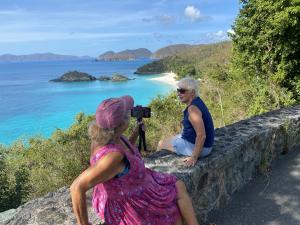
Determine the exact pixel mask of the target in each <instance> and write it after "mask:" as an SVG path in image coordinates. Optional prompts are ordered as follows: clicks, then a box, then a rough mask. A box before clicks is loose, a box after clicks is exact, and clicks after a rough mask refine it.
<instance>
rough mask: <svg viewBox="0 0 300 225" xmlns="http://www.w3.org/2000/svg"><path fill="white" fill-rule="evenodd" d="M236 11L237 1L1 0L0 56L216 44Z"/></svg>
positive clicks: (231, 21)
mask: <svg viewBox="0 0 300 225" xmlns="http://www.w3.org/2000/svg"><path fill="white" fill-rule="evenodd" d="M238 11H239V0H188V1H186V0H1V1H0V55H1V54H7V53H10V54H16V55H23V54H32V53H46V52H52V53H56V54H67V55H78V56H79V55H80V56H81V55H89V56H93V57H95V56H98V55H100V54H102V53H104V52H105V51H110V50H112V51H115V52H118V51H122V50H125V49H136V48H148V49H149V50H150V51H156V50H158V49H159V48H162V47H165V46H168V45H173V44H208V43H214V42H219V41H224V40H229V38H228V35H227V32H231V31H232V30H231V25H232V24H233V22H234V20H235V18H236V16H237V15H238Z"/></svg>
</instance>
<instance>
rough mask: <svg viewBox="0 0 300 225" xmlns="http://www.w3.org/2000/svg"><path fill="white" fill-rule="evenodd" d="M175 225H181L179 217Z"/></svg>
mask: <svg viewBox="0 0 300 225" xmlns="http://www.w3.org/2000/svg"><path fill="white" fill-rule="evenodd" d="M175 225H183V222H182V218H181V217H180V218H179V219H178V220H177V221H176V223H175Z"/></svg>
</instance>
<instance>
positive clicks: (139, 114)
mask: <svg viewBox="0 0 300 225" xmlns="http://www.w3.org/2000/svg"><path fill="white" fill-rule="evenodd" d="M131 117H135V118H137V120H141V119H142V118H150V117H151V109H150V108H149V107H143V106H141V105H137V106H135V107H133V109H132V110H131Z"/></svg>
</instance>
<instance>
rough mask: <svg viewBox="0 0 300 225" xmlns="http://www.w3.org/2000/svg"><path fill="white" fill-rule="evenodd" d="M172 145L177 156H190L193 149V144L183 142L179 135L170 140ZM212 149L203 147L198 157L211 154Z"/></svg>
mask: <svg viewBox="0 0 300 225" xmlns="http://www.w3.org/2000/svg"><path fill="white" fill-rule="evenodd" d="M172 145H173V148H174V150H175V152H176V154H177V155H186V156H191V155H192V153H193V150H194V147H195V144H193V143H191V142H189V141H187V140H184V139H183V138H182V137H181V134H178V135H176V136H175V137H174V138H173V139H172ZM211 150H212V147H210V148H206V147H204V148H203V149H202V151H201V155H200V157H202V158H203V157H205V156H208V155H209V154H210V153H211Z"/></svg>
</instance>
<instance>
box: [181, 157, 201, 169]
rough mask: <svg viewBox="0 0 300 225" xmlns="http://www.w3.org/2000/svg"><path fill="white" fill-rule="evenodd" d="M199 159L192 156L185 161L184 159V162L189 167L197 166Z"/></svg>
mask: <svg viewBox="0 0 300 225" xmlns="http://www.w3.org/2000/svg"><path fill="white" fill-rule="evenodd" d="M197 161H198V159H197V158H196V157H195V156H190V157H187V158H185V159H183V162H185V165H186V166H187V167H191V166H195V165H196V163H197Z"/></svg>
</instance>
